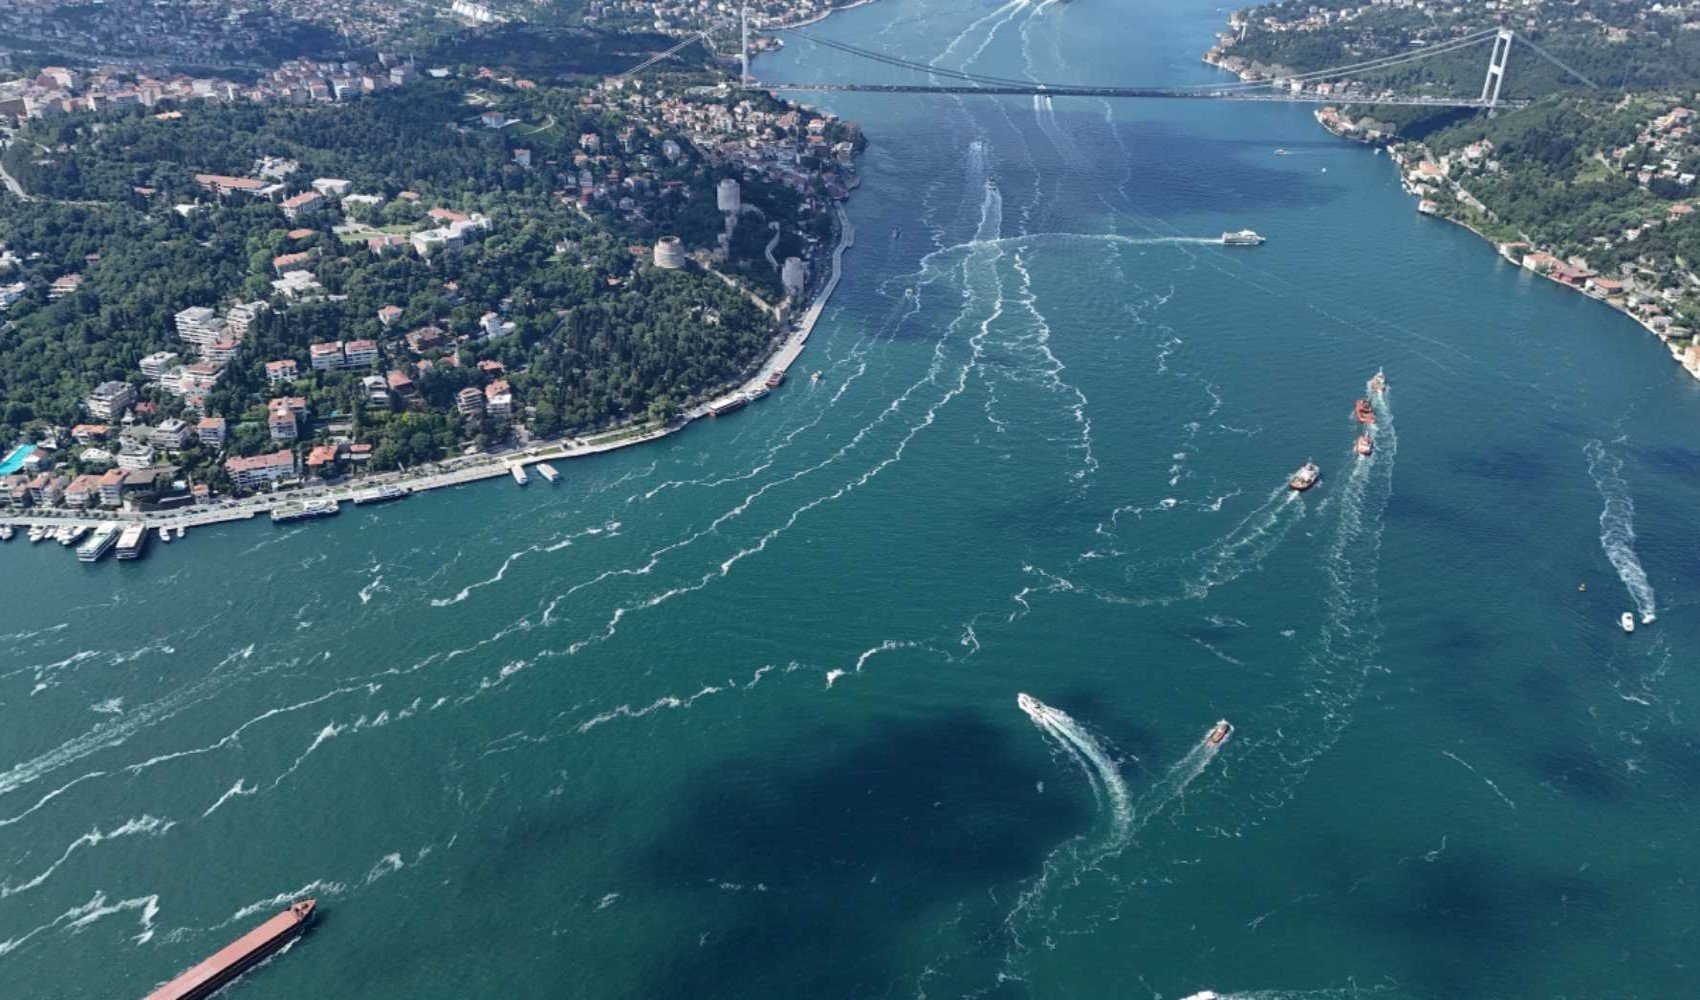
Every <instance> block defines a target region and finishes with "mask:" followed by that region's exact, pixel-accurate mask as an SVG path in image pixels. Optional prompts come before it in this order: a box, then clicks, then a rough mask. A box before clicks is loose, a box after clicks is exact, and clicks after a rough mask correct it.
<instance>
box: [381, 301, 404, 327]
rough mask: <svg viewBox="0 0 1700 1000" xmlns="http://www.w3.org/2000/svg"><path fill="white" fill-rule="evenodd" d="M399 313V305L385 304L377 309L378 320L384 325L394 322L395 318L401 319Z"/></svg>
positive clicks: (400, 309)
mask: <svg viewBox="0 0 1700 1000" xmlns="http://www.w3.org/2000/svg"><path fill="white" fill-rule="evenodd" d="M401 313H402V308H401V306H385V307H383V308H382V309H379V310H378V322H380V323H382V324H384V325H385V326H390V325H392V324H393V323H395V321H396V320H399V319H401Z"/></svg>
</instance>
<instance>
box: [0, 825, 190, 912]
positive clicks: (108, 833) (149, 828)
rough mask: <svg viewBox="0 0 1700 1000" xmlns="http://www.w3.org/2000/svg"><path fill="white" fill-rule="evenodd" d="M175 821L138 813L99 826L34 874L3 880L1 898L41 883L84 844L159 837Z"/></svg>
mask: <svg viewBox="0 0 1700 1000" xmlns="http://www.w3.org/2000/svg"><path fill="white" fill-rule="evenodd" d="M175 825H176V824H175V823H173V822H172V821H171V820H169V819H161V818H160V817H158V816H138V817H135V818H134V819H129V820H126V821H125V822H124V823H123V824H121V825H119V826H116V827H113V828H112V829H110V830H105V831H102V830H101V829H100V828H99V827H96V828H94V829H92V830H90V831H89V832H88V833H85V834H83V835H82V836H81V837H78V838H77V839H76V840H73V841H71V843H70V844H69V845H67V846H66V848H65V850H64V851H63V852H61V853H60V855H59V857H58V859H57V860H55V861H54V862H53V863H52V864H50V865H48V866H47V867H46V868H45V869H43V870H42V871H41V872H40V873H39V874H37V875H36V876H35V877H34V878H31V879H27V880H25V881H23V882H18V883H13V882H11V881H9V880H8V881H7V882H5V883H4V884H0V899H5V898H8V897H11V896H15V895H17V894H18V893H20V892H27V891H29V890H31V889H34V888H36V887H37V886H39V885H41V884H42V883H43V882H46V881H47V880H48V879H50V878H52V877H53V873H54V872H56V871H58V870H59V866H61V865H63V864H64V863H65V862H67V861H69V860H70V859H71V855H73V854H75V853H77V851H78V850H80V849H82V848H85V847H94V846H97V845H99V844H102V843H105V842H106V841H108V840H117V839H118V838H120V837H130V836H135V835H137V834H140V835H143V836H149V837H157V836H160V835H162V834H164V833H165V832H166V831H167V830H170V829H171V828H172V827H173V826H175Z"/></svg>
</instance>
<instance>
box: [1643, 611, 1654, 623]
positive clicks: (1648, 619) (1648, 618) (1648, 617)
mask: <svg viewBox="0 0 1700 1000" xmlns="http://www.w3.org/2000/svg"><path fill="white" fill-rule="evenodd" d="M1641 624H1643V625H1651V624H1653V613H1652V612H1651V611H1643V612H1641Z"/></svg>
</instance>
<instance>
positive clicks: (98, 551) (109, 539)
mask: <svg viewBox="0 0 1700 1000" xmlns="http://www.w3.org/2000/svg"><path fill="white" fill-rule="evenodd" d="M132 527H134V525H132ZM120 530H121V529H120V528H119V527H118V525H116V524H103V525H101V526H100V527H99V528H98V529H97V530H96V531H95V533H94V535H93V537H91V538H90V539H89V540H88V541H86V542H84V543H83V544H82V545H80V546H78V547H77V558H78V559H81V560H82V561H83V562H86V563H91V562H99V561H100V558H101V557H102V556H104V555H106V553H108V552H110V551H111V550H112V546H114V545H116V544H117V543H118V532H119V531H120Z"/></svg>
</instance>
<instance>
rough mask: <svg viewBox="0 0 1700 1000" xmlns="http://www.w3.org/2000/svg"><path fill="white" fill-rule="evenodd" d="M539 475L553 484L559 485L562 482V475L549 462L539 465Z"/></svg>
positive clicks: (539, 463)
mask: <svg viewBox="0 0 1700 1000" xmlns="http://www.w3.org/2000/svg"><path fill="white" fill-rule="evenodd" d="M537 474H538V475H540V476H542V477H543V478H544V479H547V480H548V481H549V482H551V483H558V482H560V481H561V474H560V473H559V472H558V471H556V469H555V467H554V466H553V465H550V464H549V463H548V462H538V463H537Z"/></svg>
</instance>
